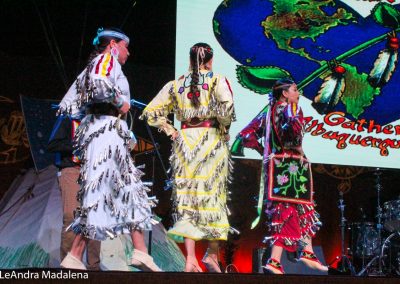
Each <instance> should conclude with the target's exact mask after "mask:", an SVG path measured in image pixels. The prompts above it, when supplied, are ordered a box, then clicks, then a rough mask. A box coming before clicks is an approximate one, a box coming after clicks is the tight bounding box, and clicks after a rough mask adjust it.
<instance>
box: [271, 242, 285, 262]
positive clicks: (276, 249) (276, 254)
mask: <svg viewBox="0 0 400 284" xmlns="http://www.w3.org/2000/svg"><path fill="white" fill-rule="evenodd" d="M282 253H283V247H280V246H275V245H274V246H272V249H271V258H272V259H275V260H276V261H278V262H281V257H282Z"/></svg>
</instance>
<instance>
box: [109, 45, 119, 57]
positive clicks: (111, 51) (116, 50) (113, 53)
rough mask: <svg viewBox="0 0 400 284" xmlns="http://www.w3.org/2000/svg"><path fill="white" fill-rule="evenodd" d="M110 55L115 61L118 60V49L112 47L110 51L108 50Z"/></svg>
mask: <svg viewBox="0 0 400 284" xmlns="http://www.w3.org/2000/svg"><path fill="white" fill-rule="evenodd" d="M110 53H111V55H112V56H114V57H115V59H118V55H119V51H118V49H116V48H115V47H112V48H111V50H110Z"/></svg>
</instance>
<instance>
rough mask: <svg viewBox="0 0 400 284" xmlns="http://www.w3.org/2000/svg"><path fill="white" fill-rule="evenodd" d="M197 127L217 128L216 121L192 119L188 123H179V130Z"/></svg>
mask: <svg viewBox="0 0 400 284" xmlns="http://www.w3.org/2000/svg"><path fill="white" fill-rule="evenodd" d="M198 127H207V128H217V127H218V121H217V120H216V119H207V120H200V119H199V118H192V119H191V120H190V121H182V122H181V129H187V128H198Z"/></svg>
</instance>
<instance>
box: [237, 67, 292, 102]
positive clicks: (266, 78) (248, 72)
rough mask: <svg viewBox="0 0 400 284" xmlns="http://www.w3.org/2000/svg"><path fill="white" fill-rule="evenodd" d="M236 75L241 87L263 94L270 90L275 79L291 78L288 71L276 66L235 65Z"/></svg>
mask: <svg viewBox="0 0 400 284" xmlns="http://www.w3.org/2000/svg"><path fill="white" fill-rule="evenodd" d="M236 76H237V78H238V81H239V83H240V84H241V85H242V86H243V87H245V88H247V89H250V90H252V91H253V92H256V93H259V94H263V95H264V94H267V93H269V92H270V91H271V88H272V86H273V85H274V83H275V82H276V80H279V79H283V78H291V76H290V73H289V72H287V71H286V70H284V69H282V68H279V67H276V66H258V67H252V66H244V65H237V67H236Z"/></svg>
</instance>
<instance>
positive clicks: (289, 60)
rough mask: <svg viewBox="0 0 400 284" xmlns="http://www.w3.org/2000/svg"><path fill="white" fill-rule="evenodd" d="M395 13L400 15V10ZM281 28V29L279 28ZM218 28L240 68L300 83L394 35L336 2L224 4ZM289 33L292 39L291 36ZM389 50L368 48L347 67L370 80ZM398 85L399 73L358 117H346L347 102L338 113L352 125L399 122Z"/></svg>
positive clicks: (312, 92)
mask: <svg viewBox="0 0 400 284" xmlns="http://www.w3.org/2000/svg"><path fill="white" fill-rule="evenodd" d="M285 4H287V6H284V5H285ZM393 7H394V8H395V9H399V5H395V6H393ZM278 12H279V13H280V14H279V17H277V13H278ZM282 17H286V18H282ZM282 23H283V24H286V25H287V26H286V27H285V26H284V25H283V26H282ZM278 24H279V25H281V26H278V27H277V26H274V25H278ZM213 25H214V34H215V36H216V38H217V40H218V42H219V43H220V45H221V46H222V47H223V48H224V50H225V51H226V52H227V53H228V54H229V55H230V56H231V57H232V58H233V59H235V60H236V61H237V62H238V65H244V66H254V67H256V66H259V67H261V66H277V67H279V68H282V69H284V70H286V71H287V72H289V73H290V75H291V76H292V78H293V79H294V80H295V81H296V82H300V81H301V80H303V79H304V78H306V77H307V76H309V75H310V74H311V73H312V72H314V71H315V70H316V69H318V68H319V67H320V66H321V63H323V62H326V61H331V60H332V59H334V58H336V57H337V56H339V55H341V54H343V53H344V52H346V51H348V50H350V49H352V48H355V47H357V46H359V45H361V44H363V43H365V42H367V41H369V40H371V39H373V38H375V37H378V36H381V35H384V34H386V33H388V32H391V31H392V30H391V29H390V28H387V27H384V26H382V25H379V24H378V23H376V22H375V21H374V19H373V17H372V16H368V17H366V18H364V17H362V16H360V14H359V13H357V11H355V10H354V9H353V8H351V7H350V6H347V5H346V4H344V3H343V2H341V1H334V0H332V1H311V0H310V1H298V0H291V1H289V0H270V1H266V0H228V1H223V2H222V3H221V4H220V5H219V7H218V8H217V10H216V11H215V14H214V19H213ZM324 25H330V26H329V27H325V28H324ZM293 27H295V28H293ZM290 32H292V35H291V36H288V34H289V33H290ZM280 33H286V38H284V36H283V38H279V37H280ZM385 44H386V40H383V41H382V42H379V43H377V44H375V45H372V46H369V47H368V48H366V49H365V50H363V51H362V52H360V53H358V54H355V55H353V56H351V57H350V58H348V59H346V60H345V61H344V62H342V63H344V64H346V66H349V65H350V66H352V67H354V70H356V71H357V72H358V73H360V74H363V73H365V74H366V75H368V73H369V72H370V70H371V69H372V67H373V65H374V61H375V60H376V58H377V56H378V54H379V52H380V51H381V50H382V49H384V48H385ZM322 83H323V78H316V79H315V80H313V81H312V83H310V84H309V85H307V86H306V87H305V88H304V89H303V94H304V96H306V97H307V98H309V99H310V100H313V99H314V97H315V96H316V95H317V93H318V90H319V88H320V87H321V84H322ZM365 83H366V84H368V82H365ZM399 83H400V71H399V70H396V71H395V72H394V73H393V75H392V77H391V79H390V80H389V82H388V83H387V84H385V85H384V86H382V87H381V88H380V89H379V90H378V93H377V94H376V95H374V96H373V97H372V98H371V101H370V102H369V103H368V104H367V105H365V106H364V107H363V111H362V112H361V113H360V114H358V115H356V116H354V115H352V114H349V113H348V112H347V111H346V106H345V105H344V104H343V102H339V103H338V104H337V105H336V106H335V109H334V110H335V111H343V112H345V113H346V117H348V118H349V119H352V120H357V119H361V118H363V119H367V120H374V121H375V122H376V123H379V124H381V125H384V124H387V123H390V122H393V121H396V120H398V119H399V118H400V84H399ZM247 95H254V96H258V95H260V94H256V93H250V94H247ZM362 95H363V94H362V90H361V91H360V93H357V92H354V94H352V96H354V97H355V99H357V96H362Z"/></svg>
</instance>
